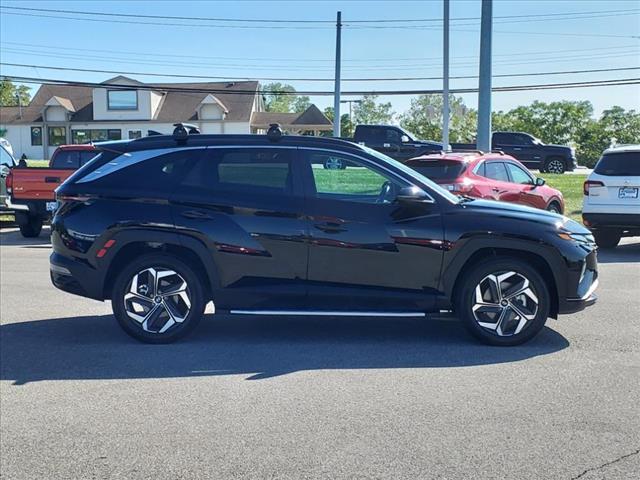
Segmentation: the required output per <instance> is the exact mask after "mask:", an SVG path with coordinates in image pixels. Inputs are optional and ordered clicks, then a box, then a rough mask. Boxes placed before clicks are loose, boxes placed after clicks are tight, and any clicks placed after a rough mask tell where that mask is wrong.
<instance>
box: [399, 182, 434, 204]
mask: <svg viewBox="0 0 640 480" xmlns="http://www.w3.org/2000/svg"><path fill="white" fill-rule="evenodd" d="M396 201H397V202H399V203H433V200H432V199H431V197H430V196H429V195H428V194H427V192H425V191H424V190H422V189H421V188H418V187H416V186H413V185H412V186H410V187H402V188H401V189H400V191H399V192H398V195H397V196H396Z"/></svg>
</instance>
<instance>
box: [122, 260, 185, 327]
mask: <svg viewBox="0 0 640 480" xmlns="http://www.w3.org/2000/svg"><path fill="white" fill-rule="evenodd" d="M124 308H125V311H126V313H127V316H128V317H129V318H130V319H132V320H133V321H134V322H135V323H136V324H137V325H139V326H140V328H142V330H144V331H145V332H149V333H157V334H163V333H165V332H167V331H168V330H169V329H171V328H173V327H175V326H176V325H177V324H180V323H182V322H184V320H185V319H186V318H187V316H188V315H189V312H190V311H191V297H190V292H189V286H188V285H187V282H186V281H185V279H184V278H183V277H182V276H181V275H180V274H179V273H177V272H175V271H174V270H169V269H165V268H146V269H145V270H142V271H140V272H138V273H136V274H135V275H134V276H133V278H132V279H131V281H130V282H129V285H128V287H127V291H126V293H125V295H124Z"/></svg>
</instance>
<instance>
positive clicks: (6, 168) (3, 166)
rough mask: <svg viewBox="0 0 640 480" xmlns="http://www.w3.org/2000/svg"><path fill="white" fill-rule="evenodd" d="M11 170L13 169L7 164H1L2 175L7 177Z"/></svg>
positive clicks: (0, 175) (0, 174)
mask: <svg viewBox="0 0 640 480" xmlns="http://www.w3.org/2000/svg"><path fill="white" fill-rule="evenodd" d="M10 172H11V169H10V168H9V167H7V166H6V165H0V177H2V178H5V177H6V176H7V175H9V173H10Z"/></svg>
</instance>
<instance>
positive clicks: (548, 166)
mask: <svg viewBox="0 0 640 480" xmlns="http://www.w3.org/2000/svg"><path fill="white" fill-rule="evenodd" d="M565 170H566V167H565V164H564V161H563V160H562V159H561V158H557V157H555V158H550V159H549V160H547V162H546V163H545V165H544V171H545V172H548V173H564V172H565Z"/></svg>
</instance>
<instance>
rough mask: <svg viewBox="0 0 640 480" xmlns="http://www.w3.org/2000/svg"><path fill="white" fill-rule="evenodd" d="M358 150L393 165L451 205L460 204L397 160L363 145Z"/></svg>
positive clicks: (456, 199)
mask: <svg viewBox="0 0 640 480" xmlns="http://www.w3.org/2000/svg"><path fill="white" fill-rule="evenodd" d="M360 148H362V149H363V150H364V151H365V152H367V153H368V154H370V155H372V156H374V157H376V158H379V159H380V160H382V161H384V162H385V163H389V164H391V165H393V166H394V167H396V168H397V169H398V170H402V172H403V173H405V174H406V175H407V176H408V177H409V178H411V179H412V180H415V181H416V182H417V183H418V184H420V183H421V184H423V185H426V186H427V187H429V188H430V189H431V190H432V191H434V192H435V193H437V194H438V195H440V196H441V197H444V198H445V199H447V200H449V201H450V202H451V203H460V201H461V198H460V197H457V196H456V195H453V194H452V193H450V192H448V191H447V190H445V189H444V188H442V187H441V186H440V185H438V184H437V183H434V182H432V181H431V180H429V179H428V178H427V177H425V176H424V175H421V174H420V173H418V172H416V171H415V170H413V169H412V168H410V167H407V166H406V165H404V164H403V163H400V162H398V161H397V160H394V159H393V158H391V157H387V156H386V155H385V154H383V153H380V152H378V151H377V150H374V149H372V148H369V147H367V146H365V145H360Z"/></svg>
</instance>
